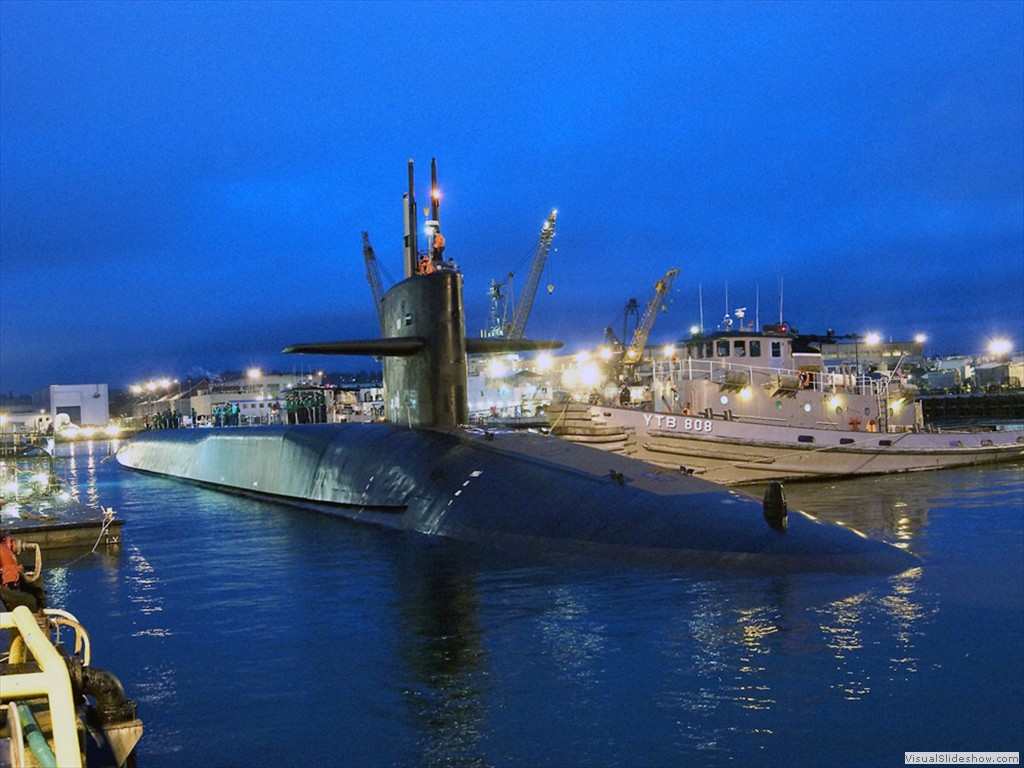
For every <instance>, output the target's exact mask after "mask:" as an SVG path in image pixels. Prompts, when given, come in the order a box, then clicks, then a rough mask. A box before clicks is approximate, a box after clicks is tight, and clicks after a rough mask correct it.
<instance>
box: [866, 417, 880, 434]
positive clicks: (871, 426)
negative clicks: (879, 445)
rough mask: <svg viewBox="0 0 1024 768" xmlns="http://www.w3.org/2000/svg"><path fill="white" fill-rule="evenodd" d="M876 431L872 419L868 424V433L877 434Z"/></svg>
mask: <svg viewBox="0 0 1024 768" xmlns="http://www.w3.org/2000/svg"><path fill="white" fill-rule="evenodd" d="M877 431H878V424H877V423H875V420H874V419H872V420H871V421H869V422H868V432H877Z"/></svg>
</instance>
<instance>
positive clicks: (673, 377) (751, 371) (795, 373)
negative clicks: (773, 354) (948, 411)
mask: <svg viewBox="0 0 1024 768" xmlns="http://www.w3.org/2000/svg"><path fill="white" fill-rule="evenodd" d="M653 375H654V379H655V380H656V381H657V380H661V381H700V380H707V381H714V382H717V383H719V384H730V385H736V384H738V382H739V379H740V377H742V378H743V379H745V383H746V385H748V386H753V385H754V384H755V383H757V382H771V381H773V380H774V381H777V382H779V384H780V385H782V388H784V389H788V388H792V389H805V390H815V391H818V392H821V393H822V394H824V393H826V392H830V393H831V392H837V391H843V392H850V393H853V394H867V395H873V396H875V397H878V396H880V395H881V396H884V394H885V390H886V389H887V381H886V380H884V379H883V380H880V381H876V380H875V379H872V378H871V377H869V376H861V375H856V374H842V373H830V372H824V371H810V372H809V371H801V370H794V369H791V368H766V367H764V366H757V365H744V364H740V363H733V362H726V361H720V360H695V359H693V358H685V359H683V360H680V361H677V362H672V361H658V362H655V364H654V371H653ZM787 385H791V386H787Z"/></svg>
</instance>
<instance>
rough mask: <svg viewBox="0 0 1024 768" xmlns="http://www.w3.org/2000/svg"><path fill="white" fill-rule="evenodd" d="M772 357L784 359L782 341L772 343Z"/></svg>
mask: <svg viewBox="0 0 1024 768" xmlns="http://www.w3.org/2000/svg"><path fill="white" fill-rule="evenodd" d="M772 357H782V342H781V341H773V342H772Z"/></svg>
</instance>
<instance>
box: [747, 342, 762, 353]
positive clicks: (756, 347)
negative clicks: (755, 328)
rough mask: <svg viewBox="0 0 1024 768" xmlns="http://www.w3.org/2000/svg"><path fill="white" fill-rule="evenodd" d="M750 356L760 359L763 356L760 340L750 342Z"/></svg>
mask: <svg viewBox="0 0 1024 768" xmlns="http://www.w3.org/2000/svg"><path fill="white" fill-rule="evenodd" d="M750 356H751V357H760V356H761V342H760V340H751V342H750Z"/></svg>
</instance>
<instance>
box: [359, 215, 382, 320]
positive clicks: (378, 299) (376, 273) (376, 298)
mask: <svg viewBox="0 0 1024 768" xmlns="http://www.w3.org/2000/svg"><path fill="white" fill-rule="evenodd" d="M363 261H364V262H366V282H368V283H369V284H370V290H371V291H372V292H373V304H374V306H375V307H376V308H377V322H378V323H379V324H380V327H381V330H382V331H383V330H384V309H383V307H382V302H383V300H384V286H383V285H382V284H381V282H380V268H379V267H378V266H377V256H376V254H374V252H373V246H372V245H370V235H369V234H368V233H366V232H363Z"/></svg>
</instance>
